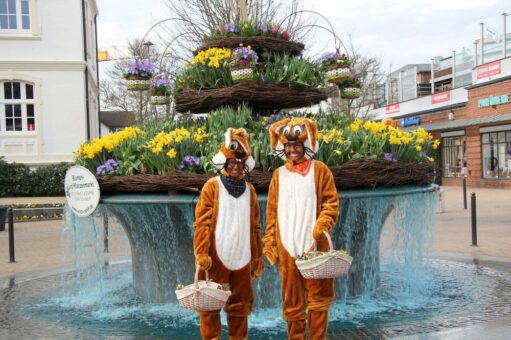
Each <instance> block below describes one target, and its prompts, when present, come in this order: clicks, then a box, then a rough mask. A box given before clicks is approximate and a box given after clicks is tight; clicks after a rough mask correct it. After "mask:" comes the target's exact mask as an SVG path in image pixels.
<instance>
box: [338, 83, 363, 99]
mask: <svg viewBox="0 0 511 340" xmlns="http://www.w3.org/2000/svg"><path fill="white" fill-rule="evenodd" d="M359 97H360V88H359V87H355V86H347V87H343V88H341V98H344V99H356V98H359Z"/></svg>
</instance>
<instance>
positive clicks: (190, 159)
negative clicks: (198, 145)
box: [179, 155, 201, 171]
mask: <svg viewBox="0 0 511 340" xmlns="http://www.w3.org/2000/svg"><path fill="white" fill-rule="evenodd" d="M200 160H201V157H199V156H191V155H188V156H184V157H183V160H181V163H180V164H179V170H181V171H184V170H186V169H187V168H193V167H195V166H199V165H200Z"/></svg>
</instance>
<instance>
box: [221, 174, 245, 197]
mask: <svg viewBox="0 0 511 340" xmlns="http://www.w3.org/2000/svg"><path fill="white" fill-rule="evenodd" d="M220 180H221V181H222V183H223V184H224V186H225V188H226V189H227V192H228V193H229V195H231V196H233V197H234V198H238V197H240V196H241V195H242V194H243V193H244V192H245V188H246V187H247V182H245V180H244V179H243V178H242V179H237V178H234V177H229V176H220Z"/></svg>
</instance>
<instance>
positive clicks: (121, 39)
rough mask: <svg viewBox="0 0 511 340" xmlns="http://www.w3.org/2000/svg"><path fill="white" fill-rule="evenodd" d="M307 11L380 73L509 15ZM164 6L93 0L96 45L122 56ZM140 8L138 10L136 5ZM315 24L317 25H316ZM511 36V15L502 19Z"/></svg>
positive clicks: (506, 6) (324, 38)
mask: <svg viewBox="0 0 511 340" xmlns="http://www.w3.org/2000/svg"><path fill="white" fill-rule="evenodd" d="M305 1H306V8H307V9H311V10H314V11H317V12H320V13H321V14H323V15H324V16H325V17H327V18H328V20H329V21H330V22H331V23H332V25H333V26H334V29H335V32H336V34H337V35H338V36H339V37H340V38H341V39H342V40H343V41H344V42H347V41H349V40H350V38H351V40H352V42H353V44H354V46H355V47H356V48H357V49H359V50H360V51H361V52H362V53H363V54H366V55H369V56H374V57H379V58H381V60H382V68H383V69H384V71H385V70H388V69H389V68H392V69H394V70H395V69H397V68H399V67H401V66H404V65H406V64H418V63H429V62H430V59H431V58H434V57H436V56H443V57H447V56H450V55H451V54H452V51H453V50H456V51H460V50H461V49H462V48H464V47H465V48H473V43H474V41H475V39H477V38H478V37H479V36H480V30H481V29H480V24H479V23H480V22H485V23H486V25H487V26H488V27H490V28H492V29H493V30H494V31H497V32H498V33H501V32H502V28H503V16H502V15H501V13H502V12H503V11H506V12H507V13H511V1H509V0H349V1H346V0H305ZM165 2H166V1H165V0H143V1H141V0H97V3H98V8H99V16H98V45H99V48H100V49H107V50H112V46H116V47H117V48H118V49H120V50H121V51H122V49H123V48H125V46H126V45H127V44H126V41H127V39H129V38H135V37H141V36H143V35H144V33H145V32H146V31H147V30H148V29H149V28H150V27H151V26H152V24H154V23H156V22H157V21H159V20H161V19H165V18H168V17H171V16H172V13H170V12H169V11H168V9H167V7H166V6H165ZM142 3H143V6H142V5H141V4H142ZM321 23H322V21H321V19H318V24H321ZM507 31H508V32H509V33H511V15H510V16H508V17H507ZM313 34H314V36H313V41H315V43H313V44H309V45H307V50H306V55H308V56H311V57H312V56H317V55H319V54H321V53H323V52H327V51H330V50H333V49H334V42H333V39H332V38H331V35H330V34H327V33H325V32H323V31H321V30H320V29H318V30H317V31H315V32H314V33H313Z"/></svg>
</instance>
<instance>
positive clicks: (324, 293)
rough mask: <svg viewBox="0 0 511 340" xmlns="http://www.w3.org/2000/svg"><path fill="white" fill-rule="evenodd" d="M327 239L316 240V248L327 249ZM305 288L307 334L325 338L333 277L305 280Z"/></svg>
mask: <svg viewBox="0 0 511 340" xmlns="http://www.w3.org/2000/svg"><path fill="white" fill-rule="evenodd" d="M328 248H329V247H328V241H327V240H326V239H325V238H323V239H321V240H319V242H318V249H319V250H321V251H327V250H328ZM305 286H306V288H307V310H308V317H307V319H308V323H309V335H310V339H311V340H323V339H326V334H327V329H328V310H329V309H330V306H331V305H332V302H333V300H334V295H335V294H334V279H316V280H313V279H311V280H305Z"/></svg>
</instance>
